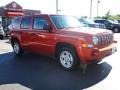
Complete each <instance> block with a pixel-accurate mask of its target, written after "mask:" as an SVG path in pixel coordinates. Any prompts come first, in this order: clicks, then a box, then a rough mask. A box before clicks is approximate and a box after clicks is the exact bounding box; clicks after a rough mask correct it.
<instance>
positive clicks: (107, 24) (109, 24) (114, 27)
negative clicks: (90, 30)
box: [94, 19, 120, 33]
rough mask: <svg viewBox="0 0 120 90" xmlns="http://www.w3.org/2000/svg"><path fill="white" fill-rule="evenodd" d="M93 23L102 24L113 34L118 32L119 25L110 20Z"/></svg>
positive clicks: (99, 20) (119, 29) (119, 30)
mask: <svg viewBox="0 0 120 90" xmlns="http://www.w3.org/2000/svg"><path fill="white" fill-rule="evenodd" d="M94 21H95V23H102V24H104V25H105V27H106V29H109V30H112V31H113V32H115V33H118V32H120V24H119V23H116V22H114V21H112V20H107V19H96V20H94Z"/></svg>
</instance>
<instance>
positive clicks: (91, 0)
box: [90, 0, 93, 18]
mask: <svg viewBox="0 0 120 90" xmlns="http://www.w3.org/2000/svg"><path fill="white" fill-rule="evenodd" d="M92 2H93V0H90V18H92Z"/></svg>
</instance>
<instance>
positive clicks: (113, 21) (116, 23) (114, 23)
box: [108, 20, 117, 24]
mask: <svg viewBox="0 0 120 90" xmlns="http://www.w3.org/2000/svg"><path fill="white" fill-rule="evenodd" d="M108 21H109V22H110V23H114V24H117V23H116V22H115V21H112V20H108Z"/></svg>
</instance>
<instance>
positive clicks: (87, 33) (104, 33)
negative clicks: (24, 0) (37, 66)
mask: <svg viewBox="0 0 120 90" xmlns="http://www.w3.org/2000/svg"><path fill="white" fill-rule="evenodd" d="M9 28H10V41H11V45H12V47H13V50H14V53H15V55H22V54H23V53H24V51H29V52H37V53H40V54H45V55H50V56H55V57H56V59H57V60H58V61H59V62H60V64H61V66H63V67H64V68H65V69H67V70H72V69H75V68H76V67H78V66H79V65H81V66H83V67H84V68H85V67H86V66H87V65H88V64H89V63H93V62H99V61H101V60H102V59H103V58H105V57H106V56H108V55H111V54H113V53H115V52H116V41H114V39H113V33H112V31H109V30H105V29H97V28H88V27H87V28H86V27H83V26H82V25H81V24H80V22H79V21H78V20H77V19H76V18H75V17H72V16H67V15H47V14H40V15H33V16H20V17H16V18H14V19H13V21H12V23H11V25H10V26H9Z"/></svg>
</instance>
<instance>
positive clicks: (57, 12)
mask: <svg viewBox="0 0 120 90" xmlns="http://www.w3.org/2000/svg"><path fill="white" fill-rule="evenodd" d="M58 11H59V10H58V0H56V14H58Z"/></svg>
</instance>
